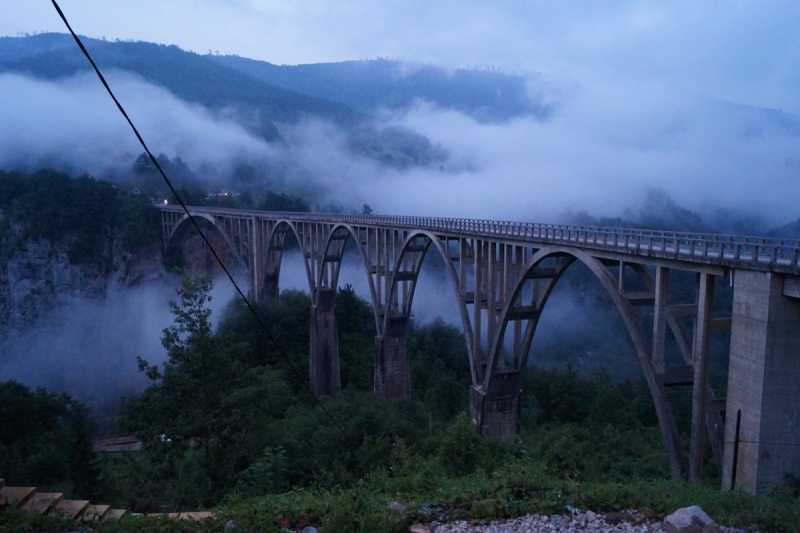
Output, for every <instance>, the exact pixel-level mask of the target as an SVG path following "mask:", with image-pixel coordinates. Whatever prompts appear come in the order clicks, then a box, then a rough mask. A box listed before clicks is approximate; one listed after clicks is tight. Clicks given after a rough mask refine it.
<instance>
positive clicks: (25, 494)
mask: <svg viewBox="0 0 800 533" xmlns="http://www.w3.org/2000/svg"><path fill="white" fill-rule="evenodd" d="M34 494H36V487H3V488H2V489H0V503H4V504H6V505H10V506H12V507H21V506H23V505H25V504H26V503H27V502H28V500H30V499H31V498H32V497H33V495H34Z"/></svg>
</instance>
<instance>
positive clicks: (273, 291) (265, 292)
mask: <svg viewBox="0 0 800 533" xmlns="http://www.w3.org/2000/svg"><path fill="white" fill-rule="evenodd" d="M287 234H292V235H293V236H294V238H295V239H296V241H297V243H298V244H299V246H300V253H301V256H302V258H303V266H304V268H305V271H306V282H307V283H308V291H309V294H310V295H311V298H312V299H313V298H314V297H315V290H314V289H315V288H316V285H315V280H316V276H315V275H314V271H313V267H312V265H311V258H310V257H308V254H306V253H305V250H304V249H303V240H302V234H301V233H300V232H299V231H298V230H297V225H296V223H295V222H293V221H291V220H287V219H279V220H276V221H275V222H274V223H271V224H269V225H268V227H267V232H266V239H265V240H264V246H265V250H264V253H263V254H262V255H263V259H261V264H260V265H259V269H260V271H261V272H260V273H259V274H257V275H258V276H259V277H260V280H258V281H259V283H258V284H257V286H258V287H260V288H261V289H260V290H261V292H262V294H259V295H257V296H258V298H259V299H260V300H262V301H263V300H274V299H277V298H278V296H279V294H280V292H279V289H280V286H279V285H278V281H279V278H280V271H281V264H282V262H283V253H284V251H285V241H286V236H287Z"/></svg>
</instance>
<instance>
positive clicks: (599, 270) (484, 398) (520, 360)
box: [473, 245, 686, 476]
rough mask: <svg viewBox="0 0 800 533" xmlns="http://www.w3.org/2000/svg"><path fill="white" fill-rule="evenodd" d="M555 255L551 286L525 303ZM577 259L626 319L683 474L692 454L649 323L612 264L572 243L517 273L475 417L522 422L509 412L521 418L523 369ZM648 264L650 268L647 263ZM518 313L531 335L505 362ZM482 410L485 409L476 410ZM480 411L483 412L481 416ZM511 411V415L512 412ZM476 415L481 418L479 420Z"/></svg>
mask: <svg viewBox="0 0 800 533" xmlns="http://www.w3.org/2000/svg"><path fill="white" fill-rule="evenodd" d="M551 258H556V260H557V261H559V259H560V261H561V264H562V267H558V266H557V267H556V268H555V270H554V271H552V272H547V274H548V281H546V283H545V290H544V291H542V293H541V294H540V295H539V297H538V298H537V299H535V300H534V301H533V305H532V306H531V308H525V307H521V306H519V301H520V296H521V294H522V291H523V288H524V287H525V285H526V283H528V281H530V280H534V279H537V278H542V277H545V276H544V274H545V273H544V272H543V269H542V268H541V265H542V264H543V263H544V262H545V261H547V260H548V259H551ZM576 261H578V262H580V263H583V264H584V265H586V266H587V267H588V268H589V270H590V271H591V272H592V273H593V274H594V275H595V277H596V278H597V279H598V280H599V281H600V283H601V284H602V285H603V287H604V288H605V289H606V291H607V292H608V294H609V296H610V297H611V299H612V300H613V302H614V304H615V305H616V307H617V309H618V310H619V312H620V314H621V316H622V318H623V321H624V322H625V326H626V329H627V330H628V334H629V335H630V337H631V340H632V341H633V345H634V348H635V350H636V354H637V356H638V359H639V363H640V365H641V368H642V373H643V374H644V377H645V381H646V382H647V386H648V389H649V391H650V395H651V397H652V399H653V404H654V406H655V410H656V415H657V417H658V422H659V427H660V429H661V435H662V438H663V440H664V446H665V448H666V451H667V454H668V457H669V463H670V468H671V470H672V471H673V473H674V474H676V475H681V476H682V475H684V473H685V472H686V458H685V456H684V454H683V451H682V445H681V442H680V437H679V434H678V427H677V423H676V421H675V416H674V414H673V412H672V409H671V407H670V405H669V403H668V401H667V396H666V390H665V388H664V384H663V382H662V381H661V380H660V379H658V378H657V376H656V374H655V371H654V368H653V364H652V358H651V342H650V339H649V338H648V336H647V334H646V332H645V328H644V325H643V324H642V322H641V320H640V319H639V317H638V316H637V314H636V312H635V310H634V307H633V305H632V303H631V302H630V301H629V300H628V299H627V298H626V296H625V294H624V293H623V292H622V290H621V287H620V285H619V284H618V282H617V279H615V278H614V276H613V275H612V273H611V272H610V271H609V270H608V268H607V267H606V266H605V265H604V264H603V263H602V262H601V261H600V260H599V259H597V258H596V257H593V256H591V255H590V254H588V253H586V252H584V251H582V250H580V249H577V248H573V247H570V246H558V245H557V246H547V247H545V248H542V249H540V250H538V251H537V252H536V253H534V255H533V256H532V257H531V258H530V259H529V260H528V262H527V263H526V264H525V266H524V268H523V270H522V272H521V274H520V275H519V277H518V278H517V281H516V283H515V286H514V289H513V291H512V292H511V295H510V297H509V298H508V299H507V300H506V302H505V305H504V306H503V310H502V312H501V314H500V316H499V319H498V328H497V334H496V335H495V337H494V339H493V340H492V344H491V348H490V350H489V353H488V358H487V366H486V372H485V374H484V379H483V382H482V383H481V384H480V385H479V388H478V389H477V390H476V391H475V392H477V393H478V395H480V396H481V397H480V405H479V406H475V405H473V420H474V421H475V422H477V425H478V427H479V430H480V431H481V432H486V431H487V430H488V431H489V432H492V427H491V426H494V427H495V428H497V427H498V426H499V428H500V432H501V435H500V436H501V437H507V435H505V434H504V433H507V432H509V431H510V430H512V429H513V431H516V427H513V428H511V427H509V426H510V425H511V424H510V423H511V422H512V420H509V418H513V424H514V426H516V424H517V422H518V421H517V419H516V418H517V416H518V414H517V409H518V407H519V383H520V379H519V375H520V372H521V371H522V370H523V369H524V367H525V363H526V361H527V356H528V351H529V350H530V345H531V342H532V339H533V335H534V333H535V330H536V326H537V325H538V320H539V317H540V316H541V312H542V310H543V308H544V306H545V305H546V303H547V300H548V298H549V296H550V293H551V292H552V289H553V288H554V286H555V284H556V283H557V281H558V280H559V279H560V278H561V275H562V274H563V273H564V271H565V270H566V268H568V267H569V266H570V265H571V264H573V263H574V262H576ZM643 270H644V271H645V272H646V269H643ZM634 271H635V272H637V274H639V275H640V277H641V276H643V274H644V272H642V271H641V269H636V268H635V269H634ZM643 281H644V282H645V283H648V281H649V280H647V279H643ZM517 317H527V319H528V320H529V322H528V327H526V331H525V335H524V337H523V338H522V339H521V344H520V345H519V346H516V347H515V357H514V359H513V361H514V365H513V367H512V368H502V367H503V362H504V360H505V355H504V351H505V347H504V339H505V336H506V330H507V328H508V326H509V323H510V322H514V321H516V320H521V319H523V318H517ZM475 396H476V394H473V397H475ZM509 401H511V405H512V409H511V411H512V412H511V413H509V412H508V411H509V409H508V408H509V405H510V404H509ZM473 402H474V398H473ZM476 408H477V409H476ZM476 410H477V411H479V412H478V413H476V412H475V411H476ZM476 414H477V415H478V416H477V417H476ZM509 415H511V416H510V417H509ZM476 418H477V420H475V419H476ZM495 431H496V429H495Z"/></svg>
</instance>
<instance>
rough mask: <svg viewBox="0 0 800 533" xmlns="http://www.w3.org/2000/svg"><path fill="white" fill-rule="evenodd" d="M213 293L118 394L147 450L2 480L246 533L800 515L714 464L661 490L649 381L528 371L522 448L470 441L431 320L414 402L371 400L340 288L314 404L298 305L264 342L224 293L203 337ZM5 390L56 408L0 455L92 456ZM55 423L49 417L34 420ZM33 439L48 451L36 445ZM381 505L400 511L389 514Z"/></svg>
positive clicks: (785, 524)
mask: <svg viewBox="0 0 800 533" xmlns="http://www.w3.org/2000/svg"><path fill="white" fill-rule="evenodd" d="M210 288H211V282H210V281H209V280H208V279H207V278H185V279H184V280H183V283H182V286H181V288H180V289H179V290H178V299H177V300H176V301H175V302H174V303H172V304H171V305H170V307H171V311H172V314H173V317H174V322H173V324H172V325H171V326H169V327H167V328H166V329H165V330H164V332H163V335H162V343H163V345H164V347H165V348H166V350H167V353H168V359H167V361H166V362H165V363H164V364H163V365H158V366H157V365H152V364H150V363H149V362H148V361H146V358H143V359H140V369H141V370H142V371H143V372H145V373H146V374H147V376H148V377H149V378H151V379H152V380H153V384H152V386H151V387H150V388H148V389H147V390H146V391H145V392H144V394H142V395H141V396H139V397H132V398H129V399H128V400H127V401H126V404H125V409H124V414H123V416H122V418H121V419H120V420H119V428H118V429H119V431H120V432H122V433H134V434H135V435H137V436H138V437H139V438H140V439H142V441H143V442H144V444H145V450H144V451H143V452H142V453H134V454H116V455H105V456H102V457H99V458H98V459H97V460H96V461H94V462H91V461H89V462H88V463H87V462H86V461H85V460H84V461H83V462H82V463H81V462H75V463H70V462H69V461H67V464H80V465H83V466H82V467H81V469H80V475H81V476H83V477H81V478H77V479H73V478H71V477H70V476H71V475H72V473H71V472H72V471H70V472H64V473H62V474H61V476H62V477H60V478H59V479H42V478H36V477H35V475H36V472H37V470H36V464H37V463H36V461H33V460H29V461H27V462H24V461H23V462H21V463H20V464H24V465H28V464H30V465H31V466H30V468H29V469H28V470H26V469H25V468H23V467H17V468H16V469H14V468H12V469H9V468H8V467H4V470H5V472H4V475H5V476H6V479H7V481H8V482H9V483H19V484H23V483H31V482H34V481H35V482H38V483H39V484H40V485H41V486H43V487H45V488H51V487H58V488H60V489H61V490H65V491H66V492H67V493H68V494H69V495H70V496H92V497H95V498H99V499H100V500H104V501H107V502H109V503H113V504H114V505H117V506H125V507H129V508H131V509H134V510H138V511H150V512H152V511H166V510H170V511H171V510H174V509H199V508H206V507H212V506H216V507H217V508H218V509H219V512H220V513H221V514H220V516H221V518H222V519H227V518H231V517H232V518H234V519H235V520H237V521H238V523H239V524H241V526H242V527H244V528H245V529H246V530H248V529H250V528H255V529H259V530H269V529H268V528H270V527H276V524H277V521H278V519H281V518H285V519H286V520H289V521H290V522H293V523H297V522H298V521H303V520H305V521H307V522H310V523H314V524H317V525H320V524H321V525H323V526H325V527H327V528H328V530H329V531H401V530H403V529H404V527H405V526H406V525H407V524H408V523H409V522H410V521H415V520H420V519H421V518H425V517H427V518H428V519H432V518H437V517H439V516H440V515H445V516H447V517H449V518H464V517H484V518H486V517H500V516H509V515H514V514H519V513H523V512H533V511H537V512H547V513H553V512H556V513H557V512H563V509H564V505H566V504H568V503H569V504H571V505H574V506H578V507H582V508H587V507H588V508H592V509H595V510H601V511H610V510H614V509H619V508H621V507H629V506H650V507H652V508H654V509H655V510H656V512H664V511H668V510H671V509H674V508H675V506H677V505H685V504H692V503H700V504H702V505H704V506H705V507H706V508H707V510H709V512H711V513H712V515H714V516H716V517H717V519H718V520H722V521H726V522H728V523H738V524H740V525H749V524H751V523H755V524H758V525H760V527H762V528H763V527H768V528H771V529H770V530H774V531H790V530H791V529H790V527H791V524H794V522H793V521H794V520H796V519H797V518H798V502H797V499H796V496H795V495H792V493H791V492H790V491H788V490H781V491H778V492H777V493H776V494H774V495H773V496H771V497H769V498H766V497H760V498H755V497H750V496H746V495H739V494H735V495H725V494H723V493H719V492H718V489H717V486H718V483H719V482H718V479H717V478H716V477H715V474H714V469H713V467H712V466H711V461H710V462H709V465H708V466H709V468H708V469H707V471H708V472H709V475H708V479H707V480H706V483H704V484H700V485H697V486H692V487H686V486H684V485H681V484H680V482H676V481H672V480H670V476H669V472H668V468H667V464H666V459H665V456H664V453H663V449H662V445H661V439H660V434H659V431H658V427H657V423H656V420H655V416H654V413H653V408H652V404H651V402H650V398H649V394H648V392H647V389H646V387H645V386H644V385H643V384H641V383H631V382H621V383H615V382H612V381H611V380H610V379H609V378H608V376H606V375H605V374H604V373H600V374H599V375H596V376H594V377H585V376H581V375H579V374H578V373H577V372H576V371H575V370H573V369H572V368H569V367H568V368H567V369H566V370H538V369H535V368H532V369H530V370H529V371H528V372H527V373H526V375H525V382H524V388H525V391H526V392H527V394H526V396H525V402H524V407H523V428H522V432H521V433H520V436H519V437H518V439H517V440H516V441H515V442H512V443H500V442H494V441H489V440H485V439H482V438H480V437H478V436H477V435H476V434H475V432H474V431H473V429H472V427H471V424H470V422H469V420H468V419H467V416H466V414H465V412H466V408H467V390H468V383H469V368H468V364H467V359H466V353H465V348H464V342H463V339H462V337H461V334H460V332H459V331H458V330H457V329H456V328H454V327H452V326H449V325H447V324H445V323H444V322H442V321H435V322H433V323H431V324H428V325H425V326H421V327H415V328H414V329H413V332H412V337H411V344H410V347H411V357H412V361H413V366H412V383H413V387H414V398H413V399H411V400H406V401H379V400H377V399H376V398H374V396H373V395H372V393H371V376H370V362H371V359H372V357H373V350H374V340H373V335H374V332H373V330H372V328H373V327H374V326H373V325H372V322H371V321H372V316H371V310H370V308H369V306H368V304H367V303H366V302H365V301H363V300H362V299H360V298H359V297H358V296H357V295H356V294H355V293H354V292H353V291H352V289H351V288H349V287H344V288H343V289H342V290H341V291H340V294H339V296H338V300H337V312H338V314H339V317H340V318H339V324H340V328H341V331H342V334H341V336H340V343H341V346H340V349H341V355H342V381H343V383H342V385H343V392H342V394H341V395H339V396H338V397H335V398H321V399H320V400H321V402H322V405H323V406H324V410H323V409H322V408H321V407H320V406H319V405H317V404H316V403H315V401H314V399H313V398H312V397H311V396H310V394H309V393H308V392H307V390H306V388H305V385H304V383H305V380H306V376H307V353H308V345H307V338H308V330H309V323H308V316H309V315H308V308H309V305H310V301H309V299H308V297H307V296H306V295H305V294H302V293H298V292H284V293H283V295H282V297H281V299H280V300H279V301H277V302H274V303H271V304H269V305H264V306H258V307H257V308H256V311H257V313H258V314H259V315H260V316H261V317H262V319H263V320H264V321H265V323H266V324H267V326H268V329H269V332H268V333H264V332H260V331H259V330H258V328H257V327H255V325H254V318H253V317H252V315H251V314H250V313H249V312H248V311H247V310H246V309H245V308H244V306H243V305H242V304H241V303H240V302H238V301H236V300H234V301H233V302H231V303H230V304H229V305H228V307H227V309H226V311H225V313H224V316H223V317H222V320H221V321H220V325H219V327H218V328H217V329H216V331H214V330H212V328H211V322H210V311H209V310H208V308H207V306H206V304H207V302H208V300H209V298H210V296H209V291H210ZM0 391H4V392H3V394H5V396H4V398H3V399H4V401H3V402H2V404H0V405H3V406H4V409H5V411H4V413H3V416H5V417H6V418H7V419H8V420H17V419H18V418H19V417H20V415H21V414H23V411H22V410H24V409H28V410H31V409H34V408H36V406H38V405H42V406H43V407H41V409H42V410H43V412H44V413H45V414H47V413H51V414H50V415H49V416H50V418H49V419H47V417H46V416H45V417H39V419H41V420H43V422H42V423H41V424H39V425H33V426H31V428H23V429H20V430H17V431H15V432H13V433H9V435H12V437H10V438H9V437H6V438H5V439H4V441H3V445H4V446H6V447H8V449H12V450H39V449H45V451H46V450H48V449H51V448H52V447H51V448H47V446H48V443H52V442H55V439H58V441H59V442H61V443H62V449H61V451H63V452H64V453H67V452H66V450H73V451H72V452H70V453H73V456H74V457H85V450H86V446H87V443H86V439H85V437H83V436H79V435H82V434H81V433H80V432H79V431H77V430H74V429H71V428H74V427H76V422H75V420H78V419H79V418H80V417H77V418H76V417H74V416H73V417H69V416H66V415H65V414H64V413H68V412H71V411H70V408H71V409H73V410H74V407H70V406H74V405H75V403H74V402H73V401H72V400H70V399H68V398H67V397H63V396H62V397H55V396H52V395H48V394H47V393H46V392H44V391H37V392H35V393H33V392H31V391H29V390H27V389H25V388H24V387H21V386H20V385H18V384H14V383H9V384H5V385H4V386H3V388H2V389H0ZM6 396H8V398H6ZM32 397H35V398H41V399H40V400H37V401H36V402H31V401H30V398H32ZM48 402H49V403H48ZM59 402H60V403H59ZM59 405H60V406H61V407H55V406H59ZM32 406H33V407H32ZM76 412H78V413H79V414H80V413H81V412H82V411H81V410H78V411H76ZM52 413H55V415H53V414H52ZM59 417H60V418H59ZM27 418H28V419H30V418H31V416H28V417H27ZM52 419H55V420H57V423H55V424H54V423H52V422H51V423H50V424H49V425H47V424H46V423H45V422H44V420H52ZM4 420H5V419H4ZM684 422H685V421H684ZM79 425H80V424H79ZM684 425H685V424H684ZM48 431H49V433H48ZM70 432H71V433H70ZM37 439H40V440H41V442H43V443H44V444H41V445H39V444H36V445H35V446H33V445H31V444H29V443H31V442H35V441H36V440H37ZM75 450H83V454H84V455H80V454H76V452H75ZM29 453H33V452H29ZM709 455H710V454H709ZM64 457H65V456H59V459H60V460H62V461H64ZM70 457H71V456H70ZM392 500H397V501H401V502H403V503H404V504H407V505H408V507H407V511H406V512H404V513H401V514H399V515H393V514H391V513H387V511H386V506H387V505H388V503H389V502H391V501H392ZM426 502H427V503H426ZM25 520H29V521H30V520H33V519H26V518H25V517H23V516H21V515H18V514H15V513H7V514H6V515H5V516H4V517H1V518H0V524H2V523H3V521H5V523H6V524H12V523H13V524H17V525H18V524H20V523H24V521H25ZM28 523H32V522H28ZM148 523H149V522H148ZM126 524H128V525H126ZM49 525H50V527H57V526H58V525H57V524H55V525H54V523H49ZM154 525H155V523H154ZM58 527H60V526H58ZM64 527H66V525H65V526H64ZM109 527H112V526H109ZM113 527H115V528H123V529H126V528H128V527H134V526H133V525H130V523H126V522H123V523H122V524H120V525H117V526H113ZM158 527H165V528H166V527H168V528H169V529H173V530H181V529H182V528H185V527H187V526H185V525H182V524H172V525H167V524H166V523H164V524H161V525H160V526H158ZM206 527H212V526H211V525H207V526H206ZM214 527H219V526H218V525H217V526H214Z"/></svg>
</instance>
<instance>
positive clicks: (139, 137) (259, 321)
mask: <svg viewBox="0 0 800 533" xmlns="http://www.w3.org/2000/svg"><path fill="white" fill-rule="evenodd" d="M51 2H52V3H53V7H55V9H56V11H57V12H58V16H59V17H61V20H62V21H63V22H64V25H65V26H66V27H67V30H69V33H70V34H71V35H72V37H73V39H75V42H76V43H77V44H78V47H79V48H80V49H81V52H83V55H84V56H86V59H88V60H89V63H90V64H91V65H92V68H93V69H94V72H95V74H97V77H98V78H99V79H100V82H101V83H102V84H103V87H105V89H106V92H108V95H109V96H110V97H111V99H112V100H113V101H114V104H116V106H117V109H118V110H119V112H120V113H121V114H122V116H123V117H125V120H126V121H127V122H128V125H129V126H130V127H131V130H133V133H134V135H135V136H136V139H137V140H138V141H139V144H141V145H142V148H144V151H145V153H146V154H147V156H148V157H149V158H150V161H151V162H152V163H153V165H155V167H156V169H157V170H158V172H159V174H161V178H162V179H163V180H164V183H166V185H167V187H168V188H169V190H170V192H172V194H173V196H174V197H175V199H176V200H177V202H178V204H180V206H181V208H182V209H183V211H184V213H186V216H187V217H188V219H189V221H190V222H191V224H192V226H194V228H195V229H196V230H197V233H198V234H199V235H200V237H201V238H202V239H203V242H204V243H205V245H206V247H207V248H208V249H209V251H210V252H211V255H212V256H213V257H214V260H215V261H216V262H217V264H218V265H219V266H220V268H221V269H222V271H223V272H224V273H225V275H226V276H227V277H228V280H230V282H231V285H233V288H234V289H235V290H236V292H237V293H238V294H239V296H240V297H241V299H242V301H243V302H244V304H245V306H246V307H247V309H248V310H249V311H250V313H251V314H252V315H253V317H254V318H255V319H256V322H257V324H258V326H259V327H260V328H261V330H262V331H263V332H264V333H265V334H266V335H267V338H268V339H269V340H270V342H271V343H272V344H273V345H274V346H275V348H276V349H277V351H278V354H279V355H280V356H281V358H282V359H283V360H284V361H285V362H286V364H287V365H288V366H289V368H291V369H292V372H294V374H295V375H297V377H298V378H301V383H302V384H303V386H304V388H305V389H306V390H307V391H308V393H309V394H311V396H312V397H313V398H314V401H315V402H316V403H317V405H319V406H320V408H322V410H323V411H324V412H325V414H326V415H327V416H328V418H329V419H330V420H331V422H332V423H333V424H334V426H336V428H337V429H338V430H339V432H340V433H341V434H342V436H343V437H345V438H348V435H347V433H346V432H345V431H344V429H342V426H341V425H340V424H339V422H337V420H336V419H335V418H334V417H333V415H331V413H330V412H329V411H328V410H327V409H326V408H325V405H324V404H323V403H322V401H321V400H320V399H319V398H318V397H317V395H316V394H314V391H313V390H311V387H309V386H308V383H306V381H305V377H304V376H302V374H301V373H300V372H299V371H298V370H297V368H296V367H295V366H294V365H293V364H292V362H291V361H290V360H289V358H288V356H287V355H286V353H285V352H284V351H283V349H282V348H281V346H280V344H279V343H278V342H277V341H276V340H275V337H274V336H273V335H272V333H271V332H270V331H269V329H268V328H267V326H266V324H264V321H263V320H262V319H261V317H260V316H259V314H258V313H257V312H256V310H255V308H254V307H253V305H252V304H251V303H250V300H249V299H248V298H247V296H246V295H245V294H244V291H242V289H241V288H240V287H239V284H238V283H236V280H235V279H234V278H233V275H232V274H231V272H230V270H229V269H228V268H227V267H226V266H225V264H224V263H223V262H222V259H220V257H219V255H218V254H217V252H216V250H214V247H213V246H212V245H211V242H210V241H209V240H208V237H206V235H205V234H204V233H203V231H202V230H201V229H200V226H199V225H198V223H197V221H196V220H195V218H194V217H193V216H192V215H191V213H190V212H189V208H188V207H187V206H186V204H185V203H184V201H183V199H182V198H181V197H180V195H179V194H178V191H177V190H175V187H174V186H173V185H172V182H171V181H170V179H169V178H168V177H167V174H166V173H165V172H164V169H163V168H161V165H160V164H159V163H158V160H157V159H156V158H155V156H153V153H152V152H151V151H150V148H148V147H147V143H145V141H144V138H142V135H141V134H140V133H139V130H138V129H137V128H136V126H135V125H134V124H133V121H132V120H131V118H130V117H129V116H128V113H127V112H126V111H125V108H124V107H122V104H121V103H120V101H119V100H118V99H117V97H116V96H115V95H114V91H112V90H111V87H110V86H109V84H108V82H107V81H106V79H105V77H104V76H103V73H102V72H100V68H99V67H98V66H97V64H96V63H95V62H94V59H92V56H91V55H90V54H89V51H88V50H86V47H85V46H84V45H83V42H82V41H81V39H80V38H79V37H78V35H77V34H76V33H75V31H73V29H72V26H71V25H70V23H69V21H68V20H67V17H66V15H64V12H63V11H62V10H61V7H60V6H59V5H58V2H56V0H51Z"/></svg>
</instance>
